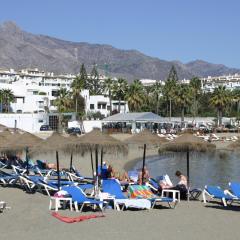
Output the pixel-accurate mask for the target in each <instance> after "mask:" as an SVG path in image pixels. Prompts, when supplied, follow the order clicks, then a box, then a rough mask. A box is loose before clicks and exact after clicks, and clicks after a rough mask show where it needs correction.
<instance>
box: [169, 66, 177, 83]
mask: <svg viewBox="0 0 240 240" xmlns="http://www.w3.org/2000/svg"><path fill="white" fill-rule="evenodd" d="M167 80H172V81H175V82H177V81H178V75H177V70H176V68H175V66H174V65H172V67H171V69H170V71H169V74H168V78H167Z"/></svg>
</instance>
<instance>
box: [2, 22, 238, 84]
mask: <svg viewBox="0 0 240 240" xmlns="http://www.w3.org/2000/svg"><path fill="white" fill-rule="evenodd" d="M82 63H84V64H85V66H86V68H87V70H88V71H91V69H92V67H93V65H94V64H96V65H97V68H98V70H99V72H100V73H105V74H107V75H109V76H116V77H124V78H127V79H128V80H129V81H132V80H133V79H142V78H147V79H157V80H159V79H161V80H165V79H166V78H167V75H168V73H169V70H170V68H171V66H172V65H174V66H175V67H176V69H177V73H178V76H179V79H183V78H186V79H188V78H191V77H193V76H199V77H206V76H220V75H224V74H234V73H240V69H234V68H228V67H226V66H224V65H222V64H212V63H208V62H205V61H202V60H196V61H192V62H189V63H187V64H183V63H181V62H179V61H165V60H161V59H158V58H154V57H150V56H147V55H145V54H143V53H141V52H139V51H137V50H121V49H117V48H114V47H113V46H110V45H105V44H90V43H86V42H71V41H65V40H61V39H57V38H54V37H49V36H45V35H36V34H32V33H29V32H26V31H24V30H22V29H21V28H19V27H18V26H17V25H16V24H15V23H14V22H11V21H9V22H4V23H3V24H1V25H0V68H14V69H22V68H36V67H37V68H39V69H41V70H45V71H50V72H54V73H57V74H58V73H75V74H76V73H78V72H79V69H80V65H81V64H82Z"/></svg>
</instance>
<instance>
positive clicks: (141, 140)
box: [126, 129, 168, 183]
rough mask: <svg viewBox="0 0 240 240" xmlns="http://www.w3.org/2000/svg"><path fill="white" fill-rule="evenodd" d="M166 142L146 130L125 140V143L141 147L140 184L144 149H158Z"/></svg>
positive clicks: (144, 155) (144, 157)
mask: <svg viewBox="0 0 240 240" xmlns="http://www.w3.org/2000/svg"><path fill="white" fill-rule="evenodd" d="M166 142H168V141H167V139H165V138H160V137H159V136H158V135H157V134H153V133H151V132H150V131H149V130H148V129H144V130H143V131H142V132H140V133H138V134H135V135H134V136H132V137H130V138H128V139H127V140H126V143H129V144H137V145H141V146H143V165H142V183H143V179H144V176H143V175H144V167H145V159H146V148H152V147H159V146H161V145H162V144H163V143H166Z"/></svg>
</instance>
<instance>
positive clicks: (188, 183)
mask: <svg viewBox="0 0 240 240" xmlns="http://www.w3.org/2000/svg"><path fill="white" fill-rule="evenodd" d="M187 188H188V189H187V191H188V193H187V200H188V201H189V188H190V174H189V150H187Z"/></svg>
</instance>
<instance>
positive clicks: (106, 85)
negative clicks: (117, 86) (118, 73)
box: [103, 78, 113, 116]
mask: <svg viewBox="0 0 240 240" xmlns="http://www.w3.org/2000/svg"><path fill="white" fill-rule="evenodd" d="M103 90H104V91H105V92H106V93H108V97H109V102H110V116H111V115H112V91H113V80H112V79H111V78H107V79H105V80H104V82H103Z"/></svg>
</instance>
